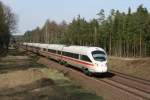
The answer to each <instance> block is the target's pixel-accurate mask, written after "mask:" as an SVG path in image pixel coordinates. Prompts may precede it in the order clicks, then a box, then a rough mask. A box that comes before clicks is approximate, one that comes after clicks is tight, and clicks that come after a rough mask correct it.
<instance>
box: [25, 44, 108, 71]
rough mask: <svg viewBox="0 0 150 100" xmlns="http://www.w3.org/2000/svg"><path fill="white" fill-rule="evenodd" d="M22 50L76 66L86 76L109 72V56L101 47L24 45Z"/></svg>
mask: <svg viewBox="0 0 150 100" xmlns="http://www.w3.org/2000/svg"><path fill="white" fill-rule="evenodd" d="M22 48H24V49H26V50H29V51H32V52H34V53H38V54H40V55H43V56H46V57H48V58H51V59H54V60H56V61H58V62H60V63H61V64H65V65H66V66H68V65H72V66H75V67H77V68H79V69H81V70H83V72H85V73H86V74H91V73H106V72H107V70H108V66H107V54H106V52H105V50H103V49H102V48H100V47H89V46H73V45H70V46H68V45H60V44H41V43H23V44H22Z"/></svg>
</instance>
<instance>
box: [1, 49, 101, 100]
mask: <svg viewBox="0 0 150 100" xmlns="http://www.w3.org/2000/svg"><path fill="white" fill-rule="evenodd" d="M8 55H11V57H6V58H5V59H3V61H2V62H3V64H4V65H0V69H1V70H0V72H1V71H2V72H3V73H0V78H1V80H0V82H1V86H0V98H1V100H103V98H102V97H100V96H97V95H96V94H95V93H94V92H92V91H90V90H87V89H85V88H83V87H81V86H79V85H76V84H75V83H74V82H73V80H71V79H69V78H68V77H66V76H64V75H63V74H62V73H60V72H59V71H57V70H54V69H49V68H47V67H45V66H44V65H42V64H39V63H37V62H38V60H39V58H40V57H39V56H37V55H35V54H31V55H29V56H28V58H26V57H24V56H26V55H25V52H24V51H22V52H20V51H19V50H16V51H15V50H12V51H9V53H8ZM17 56H19V57H23V58H24V59H18V58H17ZM15 57H16V58H15ZM7 58H8V59H7ZM11 58H12V59H11ZM25 58H26V59H25Z"/></svg>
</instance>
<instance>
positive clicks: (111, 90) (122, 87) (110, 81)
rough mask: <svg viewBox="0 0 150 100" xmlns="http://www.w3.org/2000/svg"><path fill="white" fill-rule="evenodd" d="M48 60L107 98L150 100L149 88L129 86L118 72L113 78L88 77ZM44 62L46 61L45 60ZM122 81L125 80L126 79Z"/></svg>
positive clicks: (49, 63)
mask: <svg viewBox="0 0 150 100" xmlns="http://www.w3.org/2000/svg"><path fill="white" fill-rule="evenodd" d="M47 61H48V62H47V66H49V65H52V66H55V67H52V68H55V69H57V70H59V71H61V72H62V73H64V74H65V75H67V76H69V77H71V78H73V79H74V80H76V81H78V82H79V83H80V84H83V83H84V85H83V86H87V87H90V88H91V89H92V90H95V92H96V93H97V94H98V95H103V96H104V98H105V99H106V100H150V95H149V90H146V91H145V90H144V89H143V90H142V87H140V86H139V88H140V89H139V88H135V87H132V86H133V85H132V86H129V85H127V84H123V83H121V82H120V81H118V79H119V78H118V77H119V76H117V75H116V74H115V76H113V77H111V78H107V76H106V78H97V77H94V78H93V77H88V76H86V75H84V74H83V73H81V72H79V71H76V70H74V69H72V68H68V67H65V66H62V65H60V64H58V63H56V62H54V61H49V60H47ZM42 63H45V62H44V61H43V62H42ZM121 78H122V77H121ZM122 80H123V79H122ZM130 81H131V80H130ZM132 81H133V80H132ZM122 82H125V80H124V81H122ZM126 82H127V81H126ZM130 83H131V82H130ZM137 84H142V83H137ZM146 85H147V84H146ZM145 87H147V86H145ZM148 87H149V86H148ZM104 89H105V90H104ZM112 98H113V99H112Z"/></svg>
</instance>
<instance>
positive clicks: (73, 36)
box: [23, 5, 150, 57]
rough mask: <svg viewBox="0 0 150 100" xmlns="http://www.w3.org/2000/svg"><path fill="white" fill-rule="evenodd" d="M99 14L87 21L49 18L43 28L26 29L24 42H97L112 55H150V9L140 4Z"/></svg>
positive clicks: (73, 43) (87, 44) (101, 11)
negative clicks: (59, 20)
mask: <svg viewBox="0 0 150 100" xmlns="http://www.w3.org/2000/svg"><path fill="white" fill-rule="evenodd" d="M97 16H98V18H97V19H95V18H93V19H92V20H90V21H86V20H85V19H84V18H83V17H81V16H80V15H78V16H77V17H76V18H74V19H73V20H72V22H71V23H66V22H65V21H63V22H62V23H56V22H55V21H50V20H47V21H46V23H45V24H44V26H43V27H42V28H39V27H37V28H36V29H34V30H31V31H26V32H25V34H24V37H23V41H25V42H40V43H57V44H66V45H84V46H98V47H102V48H104V49H105V50H106V51H107V53H108V54H109V55H111V56H120V57H146V56H150V13H149V12H148V10H147V8H145V7H143V5H140V6H139V7H138V8H137V9H136V11H135V12H132V11H131V8H130V7H129V8H128V12H126V13H125V12H120V11H119V10H114V9H112V10H111V13H110V14H109V16H107V17H106V15H105V11H104V10H103V9H101V10H100V12H98V14H97Z"/></svg>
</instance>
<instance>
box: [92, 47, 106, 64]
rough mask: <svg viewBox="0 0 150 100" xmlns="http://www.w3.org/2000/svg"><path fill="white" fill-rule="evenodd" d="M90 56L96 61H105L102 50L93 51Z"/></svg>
mask: <svg viewBox="0 0 150 100" xmlns="http://www.w3.org/2000/svg"><path fill="white" fill-rule="evenodd" d="M92 56H93V58H94V60H96V61H105V60H106V54H105V52H103V51H99V50H96V51H93V52H92Z"/></svg>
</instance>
